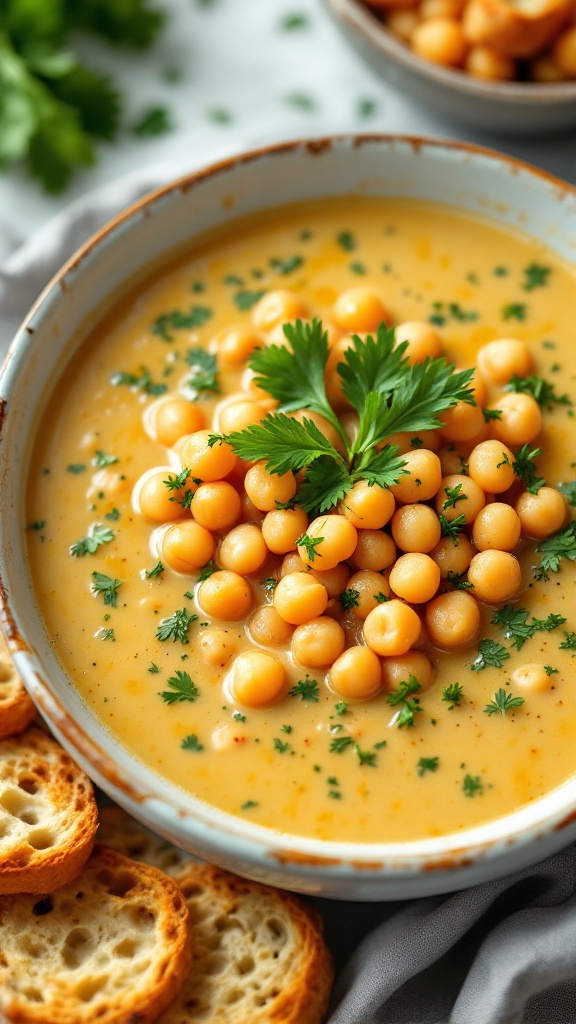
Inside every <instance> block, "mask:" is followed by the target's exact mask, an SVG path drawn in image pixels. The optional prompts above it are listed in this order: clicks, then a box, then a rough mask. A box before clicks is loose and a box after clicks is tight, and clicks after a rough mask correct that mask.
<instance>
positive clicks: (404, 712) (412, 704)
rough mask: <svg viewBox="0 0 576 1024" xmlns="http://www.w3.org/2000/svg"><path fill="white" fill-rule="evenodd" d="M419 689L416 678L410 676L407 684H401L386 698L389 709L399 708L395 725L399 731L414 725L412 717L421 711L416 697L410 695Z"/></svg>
mask: <svg viewBox="0 0 576 1024" xmlns="http://www.w3.org/2000/svg"><path fill="white" fill-rule="evenodd" d="M419 689H420V683H419V682H418V680H417V679H416V676H414V675H412V674H410V678H409V680H408V682H404V681H403V682H401V683H400V684H399V686H398V689H397V690H392V692H391V693H389V694H388V695H387V697H386V700H387V702H388V704H390V706H391V707H399V708H400V711H399V714H398V718H397V719H396V724H397V726H398V728H399V729H402V728H403V727H404V726H413V725H414V715H415V714H416V713H417V712H418V711H422V708H421V707H420V702H419V700H418V698H417V697H412V696H411V694H413V693H417V692H418V690H419Z"/></svg>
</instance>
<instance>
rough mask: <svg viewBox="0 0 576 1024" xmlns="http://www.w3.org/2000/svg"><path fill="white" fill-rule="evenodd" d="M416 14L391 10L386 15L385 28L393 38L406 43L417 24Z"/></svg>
mask: <svg viewBox="0 0 576 1024" xmlns="http://www.w3.org/2000/svg"><path fill="white" fill-rule="evenodd" d="M418 21H419V18H418V12H417V11H412V10H405V9H402V8H399V9H398V10H392V11H390V13H389V14H387V15H386V28H387V29H389V30H390V32H393V33H394V35H395V36H398V37H399V38H400V39H403V40H404V42H405V43H407V42H408V40H409V39H410V36H411V35H412V33H413V31H414V29H415V28H416V25H417V24H418Z"/></svg>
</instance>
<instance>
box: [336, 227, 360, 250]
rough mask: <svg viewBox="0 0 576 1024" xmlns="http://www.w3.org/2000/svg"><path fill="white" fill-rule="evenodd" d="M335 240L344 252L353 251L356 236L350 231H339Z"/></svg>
mask: <svg viewBox="0 0 576 1024" xmlns="http://www.w3.org/2000/svg"><path fill="white" fill-rule="evenodd" d="M336 241H337V242H338V245H339V246H340V248H341V249H344V252H354V249H355V248H356V238H355V236H354V235H353V234H352V232H351V231H340V233H339V234H338V236H337V238H336Z"/></svg>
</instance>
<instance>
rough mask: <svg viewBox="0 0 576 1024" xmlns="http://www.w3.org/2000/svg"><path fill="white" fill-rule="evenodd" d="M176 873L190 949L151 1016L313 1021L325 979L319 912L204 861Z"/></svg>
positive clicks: (186, 1022)
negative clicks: (180, 973)
mask: <svg viewBox="0 0 576 1024" xmlns="http://www.w3.org/2000/svg"><path fill="white" fill-rule="evenodd" d="M176 878H177V881H178V883H179V885H180V886H181V888H182V891H183V893H184V896H185V897H186V902H187V905H188V910H189V912H190V922H191V926H192V929H193V934H194V954H195V955H194V961H193V965H192V970H191V972H190V974H189V976H188V978H187V979H186V981H185V983H184V987H183V988H182V991H181V993H180V995H179V996H178V997H177V999H176V1000H175V1001H174V1003H173V1004H172V1005H171V1006H170V1007H169V1009H168V1010H166V1011H165V1013H163V1014H162V1016H161V1018H160V1021H159V1022H158V1024H320V1022H321V1021H322V1019H323V1017H324V1014H325V1012H326V1009H327V1006H328V1000H329V997H330V990H331V987H332V981H333V969H332V962H331V958H330V954H329V952H328V950H327V948H326V946H325V944H324V940H323V937H322V922H321V918H320V916H319V915H318V914H317V913H316V912H315V911H314V910H313V909H312V908H311V907H309V906H308V905H307V904H305V903H304V902H303V901H302V900H300V899H298V897H296V896H292V895H291V894H288V893H285V892H281V891H279V890H277V889H271V888H269V887H267V886H264V885H259V884H258V883H256V882H249V881H246V880H245V879H243V878H238V877H237V876H236V875H231V874H229V873H228V872H226V871H221V870H220V869H219V868H215V867H211V866H210V865H208V864H196V863H191V864H189V865H188V866H187V867H185V868H183V869H182V871H181V872H180V873H179V874H178V875H177V876H176Z"/></svg>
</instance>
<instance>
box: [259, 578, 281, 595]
mask: <svg viewBox="0 0 576 1024" xmlns="http://www.w3.org/2000/svg"><path fill="white" fill-rule="evenodd" d="M262 586H263V587H264V590H265V591H266V593H267V594H271V593H272V591H273V590H276V587H277V586H278V580H275V579H274V577H273V576H268V577H267V578H266V579H265V580H262Z"/></svg>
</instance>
